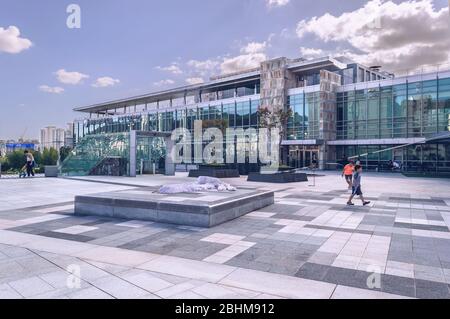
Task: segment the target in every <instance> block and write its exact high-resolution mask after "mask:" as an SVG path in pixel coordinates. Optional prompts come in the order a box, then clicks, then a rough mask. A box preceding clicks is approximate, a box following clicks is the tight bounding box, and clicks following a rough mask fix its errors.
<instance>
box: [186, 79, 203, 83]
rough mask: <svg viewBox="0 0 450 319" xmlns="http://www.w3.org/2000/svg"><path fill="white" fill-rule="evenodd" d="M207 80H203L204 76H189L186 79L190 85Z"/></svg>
mask: <svg viewBox="0 0 450 319" xmlns="http://www.w3.org/2000/svg"><path fill="white" fill-rule="evenodd" d="M204 82H205V81H204V80H203V78H187V79H186V83H187V84H189V85H194V84H202V83H204Z"/></svg>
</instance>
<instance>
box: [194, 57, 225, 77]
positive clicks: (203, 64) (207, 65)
mask: <svg viewBox="0 0 450 319" xmlns="http://www.w3.org/2000/svg"><path fill="white" fill-rule="evenodd" d="M219 65H220V61H218V60H213V59H208V60H205V61H198V60H190V61H188V62H187V66H188V67H190V68H192V69H193V72H194V73H196V74H200V75H202V76H205V75H207V74H211V73H213V72H214V71H216V70H217V68H218V67H219Z"/></svg>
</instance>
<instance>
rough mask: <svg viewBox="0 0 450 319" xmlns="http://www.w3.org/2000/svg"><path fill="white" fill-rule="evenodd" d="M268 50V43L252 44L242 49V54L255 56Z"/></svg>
mask: <svg viewBox="0 0 450 319" xmlns="http://www.w3.org/2000/svg"><path fill="white" fill-rule="evenodd" d="M266 48H267V42H266V41H264V42H250V43H249V44H247V45H246V46H245V47H243V48H241V53H245V54H255V53H261V52H264V51H265V50H266Z"/></svg>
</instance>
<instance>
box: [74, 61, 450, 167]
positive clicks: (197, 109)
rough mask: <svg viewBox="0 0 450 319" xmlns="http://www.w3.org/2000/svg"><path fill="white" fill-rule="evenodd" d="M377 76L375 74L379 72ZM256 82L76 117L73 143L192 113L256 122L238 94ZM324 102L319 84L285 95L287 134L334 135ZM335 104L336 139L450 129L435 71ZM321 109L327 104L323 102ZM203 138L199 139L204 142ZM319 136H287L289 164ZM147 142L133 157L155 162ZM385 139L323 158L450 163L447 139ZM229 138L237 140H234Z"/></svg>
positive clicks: (186, 124) (448, 100) (354, 71)
mask: <svg viewBox="0 0 450 319" xmlns="http://www.w3.org/2000/svg"><path fill="white" fill-rule="evenodd" d="M344 71H345V72H343V74H344V77H346V78H348V82H351V81H350V78H351V77H352V76H354V77H355V78H354V80H355V82H356V81H357V79H356V78H357V77H363V78H366V77H367V76H369V75H368V74H366V73H367V72H366V71H367V70H363V69H359V68H348V69H346V70H344ZM319 80H320V79H316V80H314V81H313V83H317V82H320V81H319ZM376 80H379V79H378V77H377V78H376ZM346 81H347V80H345V79H344V81H343V82H344V83H347V82H346ZM384 83H386V82H384ZM355 86H356V84H355ZM259 90H260V87H259V85H256V86H254V85H250V86H248V87H239V88H237V89H236V88H235V89H233V90H231V89H229V88H228V87H225V88H224V89H223V90H222V91H217V94H216V96H217V98H218V99H223V98H229V99H227V100H222V101H221V100H215V101H210V102H205V103H201V104H198V105H197V106H193V105H188V106H180V107H176V108H173V109H172V108H171V109H169V108H165V109H163V108H161V105H163V104H159V107H160V108H159V109H153V110H152V111H148V112H142V113H138V114H123V115H117V116H112V117H111V116H108V117H99V118H91V119H85V120H81V121H76V122H75V125H74V135H75V136H74V138H75V139H74V141H75V143H76V145H78V144H80V143H82V141H83V140H84V139H85V137H88V136H100V135H103V134H106V135H107V134H118V133H127V132H129V131H130V130H137V131H158V132H172V131H173V130H174V129H176V128H186V129H188V130H189V131H191V132H193V130H194V122H195V121H196V120H202V121H203V129H206V128H210V127H216V128H220V129H221V130H222V131H224V132H225V129H226V128H242V129H248V128H255V129H258V127H259V123H258V109H259V105H260V99H259V97H258V96H255V95H252V96H246V97H245V98H242V97H241V98H239V96H241V95H249V94H251V93H255V92H258V93H259ZM305 91H308V90H306V89H305ZM321 102H323V103H321ZM333 102H334V101H333ZM326 103H328V104H327V105H329V101H328V102H327V101H321V93H320V92H319V91H316V92H303V93H298V94H292V95H288V96H287V105H286V107H288V108H290V109H291V110H292V116H291V118H290V119H289V121H288V124H287V139H288V140H290V141H296V140H299V141H305V140H317V139H324V137H323V136H321V131H320V126H321V125H322V124H323V126H324V127H332V131H333V132H332V134H331V135H330V134H329V132H327V134H329V135H328V136H333V135H334V126H332V125H331V126H330V125H325V124H327V123H324V121H325V119H321V118H320V116H321V110H320V108H321V107H322V105H325V104H326ZM335 110H336V114H335V115H336V117H335V118H336V140H338V141H344V140H345V141H353V140H377V139H399V138H403V139H404V138H423V137H432V136H434V135H436V134H437V133H441V132H447V131H450V78H437V77H436V78H435V79H429V80H424V81H408V80H407V79H405V81H404V83H399V84H395V85H383V82H379V84H378V86H374V87H372V88H365V89H354V90H345V91H343V92H338V93H337V94H336V109H335ZM326 112H330V109H327V110H326ZM322 113H323V112H322ZM333 115H334V114H333ZM327 118H334V117H327ZM321 121H322V122H321ZM209 142H210V141H203V144H204V145H206V144H208V143H209ZM326 142H327V141H325V143H324V144H321V145H311V147H313V149H309V148H306V149H305V148H304V147H300V148H299V147H296V145H295V142H294V144H292V145H293V146H294V147H291V148H290V149H289V153H290V154H289V159H288V162H289V163H294V164H295V165H294V164H293V166H295V167H298V166H301V165H303V164H300V163H304V162H307V161H308V158H309V157H311V156H312V155H311V154H313V155H314V156H317V157H318V156H319V153H320V152H324V149H325V147H331V146H328V145H327V143H326ZM152 143H153V144H154V145H160V144H161V141H157V140H155V141H152V142H151V143H150V142H149V141H143V142H142V143H141V144H139V150H138V151H139V152H140V153H139V154H138V160H142V161H147V162H153V163H154V162H156V159H155V158H156V157H158V156H157V155H155V154H154V150H153V148H155V147H156V146H152V145H153V144H152ZM386 143H391V142H390V141H388V142H383V143H380V145H377V143H376V141H375V142H371V143H367V144H371V145H358V146H356V145H352V143H351V142H350V143H347V142H346V143H345V144H346V146H335V147H334V146H333V150H332V151H331V152H328V153H333V155H332V157H334V156H336V158H335V159H326V160H330V161H333V160H336V162H339V161H344V160H345V159H346V158H348V157H351V156H357V155H358V154H366V153H368V154H369V155H368V156H366V157H365V158H362V159H361V161H362V162H363V163H365V165H366V167H367V168H368V169H378V170H379V169H383V167H385V166H387V164H388V162H389V161H391V160H396V161H399V162H401V163H402V166H403V168H404V169H405V170H410V171H419V170H422V171H427V170H429V171H450V168H449V167H450V164H449V161H450V156H449V155H450V147H449V146H448V145H446V144H430V145H428V144H427V145H423V144H422V145H420V144H418V145H415V146H409V147H407V148H401V149H394V150H389V151H383V152H379V151H381V150H385V149H387V148H389V147H394V146H398V144H397V145H385V144H386ZM392 143H395V142H394V141H393V142H392ZM299 144H301V143H299ZM355 144H359V143H355ZM365 144H366V143H365ZM322 145H323V146H322ZM235 146H236V148H238V147H239V145H237V144H235ZM158 147H159V148H161V146H158ZM158 147H156V148H158ZM334 149H335V152H334ZM311 152H312V153H311ZM374 152H375V154H374ZM334 154H335V155H334ZM161 156H164V155H161Z"/></svg>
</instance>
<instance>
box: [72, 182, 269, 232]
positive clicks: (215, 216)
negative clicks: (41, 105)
mask: <svg viewBox="0 0 450 319" xmlns="http://www.w3.org/2000/svg"><path fill="white" fill-rule="evenodd" d="M156 189H158V188H148V187H147V188H137V189H132V190H124V191H116V192H107V193H99V194H93V195H84V196H76V197H75V214H76V215H95V216H105V217H115V218H124V219H139V220H145V221H154V222H161V223H170V224H177V225H186V226H196V227H213V226H216V225H219V224H222V223H224V222H227V221H229V220H232V219H235V218H238V217H240V216H243V215H245V214H247V213H250V212H252V211H255V210H257V209H260V208H263V207H266V206H269V205H272V204H273V203H274V191H272V190H267V189H256V188H249V187H240V188H238V190H237V191H235V192H223V193H219V192H205V193H196V194H174V195H164V194H158V193H155V190H156Z"/></svg>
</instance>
